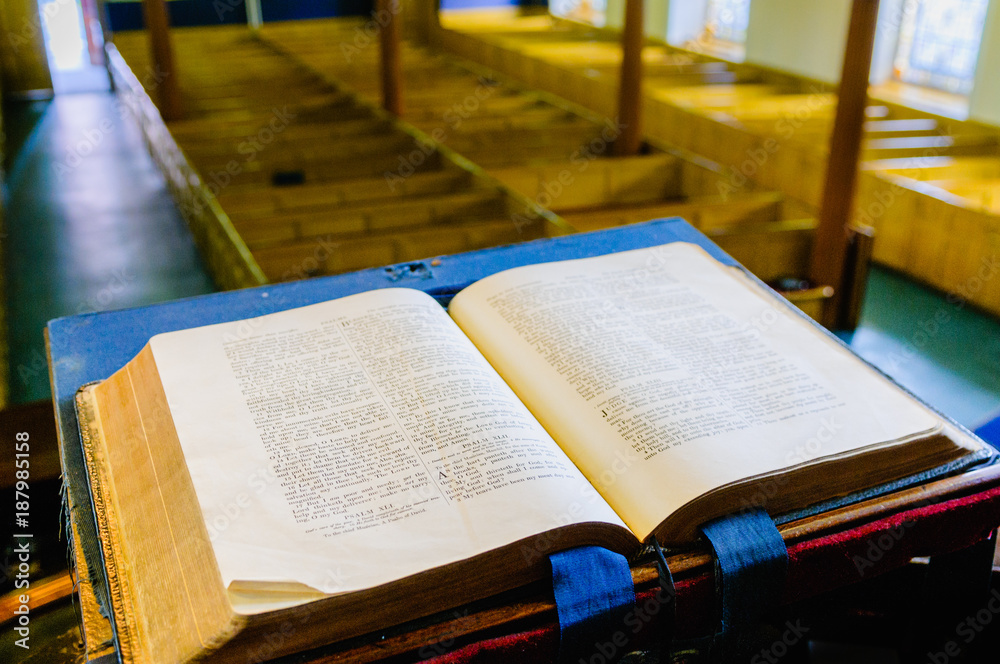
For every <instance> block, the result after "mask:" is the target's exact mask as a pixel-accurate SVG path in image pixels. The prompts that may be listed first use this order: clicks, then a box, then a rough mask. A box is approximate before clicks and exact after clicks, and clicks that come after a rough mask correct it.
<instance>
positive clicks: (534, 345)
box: [77, 242, 985, 664]
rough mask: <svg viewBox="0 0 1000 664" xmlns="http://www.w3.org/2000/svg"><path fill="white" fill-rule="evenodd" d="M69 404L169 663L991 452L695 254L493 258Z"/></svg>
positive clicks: (117, 380) (436, 598) (317, 641)
mask: <svg viewBox="0 0 1000 664" xmlns="http://www.w3.org/2000/svg"><path fill="white" fill-rule="evenodd" d="M77 409H78V412H79V419H80V423H81V438H82V441H83V446H84V456H85V459H86V463H87V471H88V476H89V481H90V484H91V491H92V497H93V503H94V511H95V514H96V517H97V521H98V524H99V530H100V538H101V550H102V554H103V557H104V563H105V567H106V573H107V577H108V584H109V587H110V588H111V595H112V602H111V603H112V608H113V613H114V616H113V622H114V624H115V629H116V637H117V640H118V645H119V652H120V653H121V657H122V659H123V660H124V661H126V662H150V663H156V664H159V663H164V664H166V663H174V662H188V661H195V660H197V661H202V660H205V661H212V662H229V661H232V662H236V661H246V659H247V653H252V652H258V651H259V650H260V649H261V647H262V646H267V647H268V648H269V650H268V652H270V653H271V655H272V656H278V655H281V654H287V653H291V652H296V651H299V650H303V649H307V648H311V647H315V646H319V645H322V644H326V643H331V642H334V641H338V640H341V639H345V638H348V637H352V636H357V635H361V634H365V633H368V632H371V631H373V630H376V629H379V628H384V627H387V626H390V625H395V624H399V623H402V622H404V621H406V620H410V619H412V618H415V617H419V616H420V615H428V614H430V613H433V612H437V611H442V610H446V609H448V608H452V607H455V606H458V605H460V604H464V603H467V602H470V601H473V600H476V599H479V598H483V597H487V596H491V595H493V594H497V593H500V592H502V591H504V590H507V589H511V588H514V587H516V586H520V585H523V584H525V583H527V582H529V581H532V580H537V579H539V578H542V577H543V576H544V575H545V574H547V571H548V563H547V560H546V556H547V555H548V554H549V553H552V552H555V551H559V550H564V549H567V548H572V547H575V546H583V545H599V546H604V547H607V548H608V549H611V550H613V551H617V552H620V553H622V554H624V555H626V556H634V555H635V554H636V553H637V552H638V551H639V549H640V547H641V545H642V544H643V543H644V542H649V541H650V540H651V539H653V538H655V539H656V540H657V541H659V542H661V543H663V544H665V545H668V546H684V545H686V544H688V543H691V542H693V541H695V540H696V539H697V538H698V526H699V525H700V524H702V523H705V522H706V521H709V520H711V519H713V518H717V517H720V516H723V515H725V514H728V513H733V512H738V511H740V510H741V509H746V508H748V507H751V506H763V507H764V508H766V509H767V510H768V512H769V513H771V514H772V515H779V514H785V513H789V512H794V511H796V510H802V509H806V508H809V507H810V506H815V505H819V504H822V503H824V502H826V501H831V500H834V499H837V498H839V497H843V496H848V495H850V494H854V493H857V492H863V491H866V490H872V489H874V488H876V487H879V486H883V485H886V484H890V483H894V482H898V481H902V480H905V479H906V478H909V477H912V476H914V475H917V474H920V473H923V472H927V471H931V470H933V469H936V468H940V467H942V466H946V465H948V464H954V463H958V462H959V461H960V460H962V459H967V458H969V457H971V456H975V455H982V454H984V453H985V452H984V448H983V447H982V446H981V443H979V442H978V441H977V440H976V439H975V438H974V437H973V436H971V435H969V434H967V433H965V432H964V431H962V430H960V429H959V428H958V427H956V426H954V425H952V424H951V423H950V422H948V421H947V420H946V419H944V418H942V417H941V416H939V415H937V414H935V413H934V412H933V411H931V410H930V409H928V408H927V407H925V406H924V405H923V404H921V403H920V402H919V401H917V400H916V399H914V398H913V397H911V396H910V395H909V394H907V393H906V392H905V391H903V390H902V389H900V388H899V387H897V386H896V385H894V384H893V383H892V382H891V381H890V380H888V379H887V378H885V377H884V376H882V375H881V374H880V373H879V372H877V371H876V370H875V369H873V368H871V367H870V366H868V365H867V364H865V363H864V362H863V361H861V360H860V359H858V358H857V357H856V356H854V355H853V354H852V353H851V352H850V351H849V350H847V349H846V348H845V347H844V346H843V345H842V344H840V343H839V342H838V341H836V340H835V339H834V338H832V337H830V336H829V335H827V334H826V333H825V332H823V331H822V330H820V329H818V328H817V327H816V326H815V325H814V324H813V323H812V322H811V321H809V320H807V319H806V318H805V317H804V316H801V315H799V314H797V313H796V312H795V311H794V310H793V309H792V308H791V307H789V306H788V305H787V303H785V302H784V301H783V300H781V298H780V297H779V296H777V295H776V294H774V293H773V292H771V291H770V290H769V289H767V288H766V287H765V286H763V285H761V284H760V283H759V282H757V281H756V280H755V279H753V278H752V277H750V276H748V275H747V274H746V273H745V272H743V271H741V270H739V269H737V268H731V267H727V266H723V265H721V264H720V263H718V262H717V261H715V260H714V259H713V258H711V257H710V256H709V255H708V254H707V253H705V252H704V251H703V250H702V249H701V248H699V247H697V246H695V245H690V244H686V243H682V242H675V243H671V244H668V245H663V246H659V247H652V248H647V249H638V250H632V251H625V252H620V253H615V254H607V255H604V256H597V257H592V258H583V259H575V260H569V261H560V262H556V263H543V264H537V265H529V266H524V267H518V268H514V269H511V270H508V271H505V272H500V273H497V274H494V275H492V276H489V277H486V278H485V279H482V280H480V281H478V282H476V283H474V284H472V285H470V286H468V287H467V288H465V289H464V290H462V291H461V292H459V293H458V294H457V295H455V297H454V298H453V299H452V300H451V302H450V305H449V306H448V309H447V311H446V310H445V309H444V308H442V306H441V305H440V304H439V303H438V302H437V301H436V300H435V299H434V298H433V297H431V296H429V295H427V294H425V293H423V292H420V291H417V290H412V289H403V288H387V289H382V290H375V291H369V292H365V293H360V294H357V295H351V296H348V297H344V298H340V299H337V300H331V301H329V302H324V303H320V304H314V305H310V306H306V307H302V308H299V309H291V310H287V311H283V312H278V313H272V314H267V315H262V316H260V317H257V318H252V319H246V320H242V321H237V322H232V323H223V324H216V325H210V326H206V327H199V328H192V329H187V330H179V331H176V332H169V333H165V334H160V335H157V336H155V337H153V338H152V339H151V340H150V342H149V343H148V344H147V345H146V347H145V348H144V349H143V350H142V351H141V352H140V353H139V354H138V355H137V356H136V357H135V358H134V359H133V360H132V361H130V362H129V363H128V364H127V365H126V366H124V367H123V368H122V369H121V370H119V371H118V372H116V373H115V374H114V375H112V376H111V377H110V378H108V379H107V380H105V381H103V382H100V383H97V384H93V385H89V386H86V387H85V388H83V389H82V390H81V391H80V393H79V394H78V396H77ZM389 596H394V597H407V598H408V601H406V602H385V601H384V598H385V597H389ZM276 635H277V637H280V638H277V637H276ZM275 644H278V645H275Z"/></svg>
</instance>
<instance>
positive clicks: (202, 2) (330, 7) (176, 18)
mask: <svg viewBox="0 0 1000 664" xmlns="http://www.w3.org/2000/svg"><path fill="white" fill-rule="evenodd" d="M372 6H373V2H372V0H261V8H262V10H263V12H264V21H265V22H268V21H290V20H294V19H303V18H324V17H330V16H361V15H367V14H370V13H371V11H372ZM105 7H106V8H107V13H108V25H109V26H110V27H111V30H112V32H113V31H115V30H140V29H142V27H143V26H142V4H141V3H140V2H139V1H138V0H136V1H135V2H108V3H107V4H105ZM167 9H168V10H169V11H170V23H171V25H175V26H179V27H182V26H190V25H219V24H222V23H246V22H247V13H246V6H245V5H244V4H243V0H173V2H168V3H167Z"/></svg>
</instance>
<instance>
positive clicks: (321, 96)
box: [0, 0, 1000, 662]
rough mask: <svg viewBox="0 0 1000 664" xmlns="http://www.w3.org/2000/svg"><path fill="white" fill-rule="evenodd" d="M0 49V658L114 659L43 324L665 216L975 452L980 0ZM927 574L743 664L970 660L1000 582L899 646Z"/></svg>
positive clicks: (38, 33) (352, 11)
mask: <svg viewBox="0 0 1000 664" xmlns="http://www.w3.org/2000/svg"><path fill="white" fill-rule="evenodd" d="M0 67H2V76H0V94H2V99H3V107H2V114H0V129H2V135H3V142H2V144H0V152H2V159H3V162H2V163H3V170H2V178H3V181H2V186H3V198H2V208H0V223H2V228H0V246H2V253H0V261H2V265H0V267H2V270H0V288H2V289H3V294H4V299H3V300H0V422H2V424H3V426H2V428H0V431H2V433H0V437H2V440H0V446H2V449H3V455H2V457H3V459H2V460H3V463H2V467H3V474H2V480H0V488H2V492H0V494H2V496H3V500H4V502H5V506H4V514H5V515H6V516H5V521H6V522H8V523H11V524H13V520H14V516H13V514H14V510H13V509H11V508H10V507H9V505H11V504H15V503H16V502H17V501H18V500H19V499H18V498H16V490H15V484H16V482H15V477H16V476H15V458H16V454H15V441H18V440H21V438H18V437H17V436H18V435H19V434H20V433H21V432H30V438H31V441H32V447H31V454H32V456H31V475H30V478H31V485H30V486H31V501H32V505H31V508H32V509H31V515H32V528H33V529H34V538H33V541H32V551H33V554H32V556H31V570H30V571H31V579H32V589H33V592H34V593H35V594H34V595H33V601H34V602H35V603H34V604H33V605H32V606H33V608H32V611H33V613H32V623H31V624H32V630H33V631H32V640H31V643H32V648H31V649H30V650H27V649H24V648H19V647H17V645H16V641H17V639H18V634H17V632H16V631H15V630H14V627H15V626H16V624H17V615H16V614H15V609H16V608H17V606H19V603H18V601H17V598H18V595H19V594H20V591H18V590H17V589H16V587H15V579H16V578H17V576H16V571H17V569H18V568H17V560H18V559H17V551H19V550H20V549H17V548H16V546H17V545H18V544H19V541H18V540H16V539H15V538H14V537H10V538H8V537H7V536H5V537H4V547H5V549H4V569H3V571H2V572H0V581H2V584H0V595H2V597H0V621H3V624H2V629H3V634H2V637H0V653H2V654H0V660H3V661H8V662H21V661H24V662H76V661H88V662H89V661H94V662H97V661H100V662H110V661H118V660H117V659H115V658H114V652H113V650H112V651H111V652H112V654H111V655H107V654H106V653H105V655H104V656H102V657H95V656H94V652H96V651H92V650H90V646H89V645H88V646H86V647H84V646H81V639H83V637H82V636H81V632H80V609H79V604H78V602H77V600H76V593H77V578H76V577H75V576H74V574H73V572H72V569H71V567H72V563H69V564H68V563H67V546H71V542H70V541H68V539H67V534H66V533H65V532H64V530H65V525H64V523H65V522H64V517H66V515H65V514H63V513H62V510H63V509H64V503H63V496H62V494H61V486H62V482H61V474H62V473H63V472H65V471H64V469H61V467H60V462H61V461H60V451H59V435H60V434H58V433H57V429H56V425H55V422H54V418H53V399H52V387H51V386H50V372H51V371H52V370H53V365H54V364H58V363H60V362H67V363H72V362H74V361H75V360H74V358H73V357H67V358H53V357H52V356H51V355H50V354H49V351H48V348H47V339H48V338H47V336H46V332H45V329H46V324H47V322H48V321H50V320H52V319H57V318H61V317H66V316H79V315H85V314H92V313H95V312H103V311H110V310H118V309H126V308H132V307H144V306H148V305H152V304H155V303H161V302H167V301H173V300H179V299H182V298H191V297H196V296H202V295H206V294H209V293H218V292H223V291H235V290H238V289H246V288H258V287H263V286H267V285H272V284H281V283H285V282H294V281H299V280H306V279H316V278H322V277H328V276H331V275H340V274H345V273H350V272H354V271H358V270H364V269H369V268H382V267H383V266H397V265H401V266H411V267H410V268H409V269H418V268H417V267H416V266H425V265H428V264H429V265H434V264H435V263H434V261H435V260H438V259H440V258H441V257H446V256H450V255H453V254H460V253H464V252H475V251H480V250H486V249H489V248H492V247H498V246H502V245H508V244H511V243H520V242H527V241H533V240H541V239H545V238H557V237H563V236H571V235H574V234H578V233H587V232H592V231H600V230H602V229H609V228H620V227H625V226H629V225H633V224H640V223H643V222H646V221H649V220H654V219H663V218H671V217H680V218H683V219H684V220H685V221H686V222H687V223H689V224H690V225H691V226H693V227H694V228H695V229H697V230H698V231H700V232H701V233H703V234H704V235H705V236H707V238H708V239H709V240H711V242H714V243H715V244H717V245H718V246H719V247H721V248H722V250H724V251H725V252H726V253H728V254H729V255H730V256H732V257H733V258H735V259H736V260H737V261H739V262H740V263H741V264H742V265H743V266H745V267H746V268H747V269H748V270H749V271H750V272H751V273H752V274H753V275H754V276H755V277H757V278H758V279H760V280H761V281H763V282H765V283H766V284H767V285H768V286H770V287H771V288H773V289H775V290H776V291H777V292H779V293H780V294H781V295H783V296H784V297H786V298H787V299H788V300H789V301H790V302H791V303H792V304H794V305H795V306H797V307H798V308H799V309H800V310H801V311H802V312H803V313H804V314H805V315H808V316H809V317H810V318H812V319H813V320H815V321H817V322H818V323H819V324H821V325H823V326H824V327H826V328H827V329H828V330H830V331H831V332H832V333H833V334H835V335H836V336H837V337H839V338H840V340H842V341H843V342H844V343H845V344H847V346H848V347H849V348H850V349H851V350H853V351H854V352H855V353H857V354H858V355H860V356H861V357H862V358H864V359H865V360H867V361H868V362H869V363H871V364H872V365H874V366H875V367H877V368H878V369H879V370H880V371H882V372H884V373H885V374H886V375H888V376H889V377H891V378H892V379H893V380H895V381H896V382H897V383H899V384H900V385H901V386H902V387H904V388H905V389H906V390H908V391H909V392H911V393H912V394H914V395H916V396H917V397H919V398H920V399H922V400H923V401H925V402H926V403H927V404H929V405H930V406H931V407H932V408H934V409H936V410H937V411H939V412H940V413H943V414H944V415H945V416H947V417H949V418H951V419H952V420H953V421H954V422H956V423H957V424H958V425H960V426H961V427H964V428H966V429H968V430H970V431H975V432H976V433H977V434H978V435H980V436H981V437H982V438H983V439H985V440H986V441H987V442H989V443H991V444H993V445H997V446H1000V77H998V76H997V73H996V72H997V70H996V69H995V67H1000V2H996V1H993V2H991V1H990V0H881V1H879V0H831V1H829V2H823V3H813V2H795V1H794V0H688V1H684V2H681V0H663V1H661V2H652V1H645V2H644V1H643V0H550V1H549V2H547V3H546V2H544V1H543V2H530V1H522V2H518V1H517V0H378V1H376V2H372V1H370V0H344V1H333V0H329V1H326V0H294V1H287V2H278V1H277V0H245V1H244V0H170V1H166V0H3V3H2V5H0ZM424 261H426V262H424ZM386 269H389V270H391V269H394V268H386ZM419 269H423V267H420V268H419ZM107 343H108V344H114V343H115V339H113V338H109V339H107ZM18 468H20V466H18ZM991 490H992V489H991ZM997 525H1000V524H994V525H993V526H992V528H993V529H994V531H993V533H994V534H993V535H992V537H993V539H991V540H989V546H990V548H991V549H992V550H991V551H989V552H987V557H988V558H990V562H991V565H990V564H987V567H990V568H991V570H992V575H989V574H987V575H986V576H988V577H989V579H987V581H988V583H986V582H984V583H983V586H984V587H986V588H988V589H992V591H993V592H994V593H995V596H996V597H997V598H1000V552H997V553H994V550H995V549H996V547H995V541H996V540H995V528H996V527H997ZM5 528H8V532H11V533H13V532H14V531H12V530H9V528H13V526H9V527H8V526H7V525H6V524H5ZM979 548H980V549H981V548H982V547H979ZM963 553H964V552H958V553H955V554H954V555H955V556H959V555H962V554H963ZM880 555H881V554H880ZM977 555H980V554H977ZM980 557H982V556H981V555H980ZM22 560H23V558H22ZM963 560H964V559H963ZM926 563H927V561H926V560H925V559H924V558H922V557H919V556H916V557H914V558H913V560H911V561H901V562H900V567H899V569H897V570H894V571H892V572H891V573H887V574H885V575H883V576H881V577H879V578H876V579H871V580H869V581H868V582H867V583H866V584H861V585H859V586H857V587H854V586H851V587H847V588H841V589H837V590H836V591H829V592H827V593H826V594H825V595H822V596H820V598H819V599H816V598H812V600H811V601H805V600H803V601H802V602H799V603H798V604H796V605H794V607H791V608H789V607H783V609H782V611H786V612H782V613H780V616H781V619H780V620H778V619H777V618H775V619H774V620H775V621H777V624H778V625H779V626H781V625H782V624H783V621H784V620H785V619H786V618H787V619H788V620H791V617H790V616H792V615H796V616H806V618H805V620H806V621H807V624H809V625H810V629H812V628H813V627H814V628H815V632H814V634H815V636H809V637H808V638H806V639H804V640H802V642H801V643H797V644H794V645H795V646H796V647H791V644H790V645H789V648H784V649H783V650H787V651H789V652H788V654H787V657H785V656H781V657H773V656H772V654H769V653H771V651H767V650H766V649H765V650H764V651H761V650H760V649H758V650H757V651H755V652H761V653H763V654H764V657H763V658H761V657H758V658H757V659H756V660H750V659H747V660H746V661H758V662H759V661H788V662H908V661H914V662H916V661H920V662H946V661H969V662H973V661H996V656H997V652H1000V650H998V649H1000V635H998V632H1000V630H998V629H997V628H996V625H998V624H1000V618H997V619H996V621H995V622H993V618H994V617H996V615H997V613H1000V600H998V604H997V610H996V611H993V609H992V608H989V609H987V613H989V612H991V611H992V613H991V614H990V616H989V618H990V621H982V620H980V622H979V623H977V626H979V625H980V624H982V630H981V631H982V637H981V638H976V639H975V640H974V641H972V642H971V645H970V646H969V647H968V648H965V647H964V643H965V642H964V641H962V640H961V639H958V641H959V643H962V644H963V648H962V649H961V650H963V652H961V653H959V652H958V651H957V650H956V652H954V653H952V652H951V651H948V650H947V649H946V648H945V646H944V645H942V646H940V647H937V648H936V649H935V647H934V646H928V647H924V646H920V650H919V652H913V651H912V649H909V650H908V648H909V646H908V645H907V644H908V643H909V641H908V640H911V639H912V638H913V631H914V629H915V628H914V625H924V626H926V624H930V623H933V622H934V620H931V618H929V617H927V616H926V615H925V616H923V617H922V618H921V620H916V619H915V618H914V617H913V615H912V612H913V611H914V608H913V607H914V606H918V605H919V606H923V605H924V601H925V599H926V597H925V596H924V595H923V594H922V593H923V592H924V586H923V585H922V584H923V581H924V577H925V576H927V572H926V568H927V567H928V565H927V564H926ZM962 564H964V563H960V565H959V566H961V565H962ZM970 566H971V563H970ZM958 576H961V574H958ZM980 576H983V575H982V574H981V575H980ZM948 578H950V577H948ZM979 580H980V581H984V580H983V579H979ZM965 581H966V579H963V580H961V583H965ZM955 583H956V587H957V586H958V585H960V582H959V581H956V582H955ZM17 587H20V586H17ZM936 590H937V591H942V592H943V594H944V595H947V592H946V591H943V590H942V588H940V587H938V588H936ZM928 592H929V591H928ZM957 592H958V591H954V592H953V593H952V594H956V593H957ZM951 599H955V598H954V597H952V598H951ZM941 601H942V602H944V601H945V600H941ZM987 606H990V607H992V605H987ZM975 608H980V609H981V608H982V606H978V607H974V609H975ZM793 609H794V611H795V612H797V613H793ZM965 611H966V613H968V610H967V609H966V610H965ZM931 613H933V612H931ZM980 613H982V612H980ZM958 615H966V614H965V613H962V612H961V611H959V613H958ZM971 615H976V613H975V610H973V611H972V613H971ZM950 619H951V618H949V617H943V618H942V617H938V618H936V620H937V621H938V623H942V622H944V624H943V626H942V624H936V628H938V629H940V632H941V633H943V634H945V635H946V636H947V635H948V634H951V635H952V637H954V636H955V633H956V632H955V628H954V624H955V622H946V621H948V620H950ZM772 622H774V621H772ZM987 622H993V625H992V626H989V627H988V626H987ZM463 629H464V627H463ZM771 629H772V631H771V632H769V633H768V634H769V636H768V637H765V642H766V643H771V642H774V643H780V641H775V639H776V638H778V637H776V636H775V634H777V635H780V634H781V632H780V630H779V631H777V632H775V631H774V628H773V625H772V627H771ZM964 633H965V632H964V631H959V632H958V634H959V636H961V635H962V634H964ZM978 634H979V632H978V631H977V635H978ZM492 636H496V634H492ZM414 638H416V637H414ZM471 638H472V637H469V638H466V640H465V641H462V643H464V644H468V643H469V642H470V639H471ZM476 638H485V637H483V635H482V634H479V635H478V636H477V637H476ZM768 639H769V640H768ZM438 641H439V642H440V643H444V641H441V640H440V639H438ZM411 646H412V644H411ZM449 648H450V646H449ZM939 651H940V652H939ZM416 653H417V651H416V648H415V647H411V650H409V651H406V650H398V651H396V653H395V654H393V655H392V657H394V658H392V657H390V659H389V660H387V661H415V660H416V659H428V658H429V655H426V654H425V655H422V656H419V657H418V656H417V654H416ZM433 654H434V655H435V656H438V655H443V654H445V653H443V652H442V653H438V652H435V653H433ZM621 654H623V653H619V654H618V655H616V657H617V656H620V655H621ZM628 657H633V655H629V656H628ZM769 657H770V658H769ZM282 661H307V660H302V659H295V660H292V659H288V660H282ZM308 661H330V662H333V661H354V660H351V659H350V658H349V657H348V656H346V655H345V656H344V658H338V655H336V654H334V655H330V659H315V660H313V659H309V660H308ZM441 661H442V662H443V661H503V660H493V659H488V658H487V659H483V660H476V659H475V658H473V657H470V658H469V659H468V660H466V659H462V658H456V659H453V660H449V659H447V658H443V659H441ZM508 661H516V660H514V659H511V660H508ZM525 661H527V660H525ZM539 661H541V660H539ZM587 661H611V660H605V659H600V660H596V659H594V660H587ZM622 661H663V662H666V661H676V662H682V661H683V662H687V661H691V662H694V661H708V660H702V659H697V658H692V659H684V656H683V655H679V656H677V658H676V659H641V658H640V659H626V660H622ZM733 661H737V660H733ZM739 661H743V660H739Z"/></svg>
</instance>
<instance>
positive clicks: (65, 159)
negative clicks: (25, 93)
mask: <svg viewBox="0 0 1000 664" xmlns="http://www.w3.org/2000/svg"><path fill="white" fill-rule="evenodd" d="M123 110H124V109H123V108H122V107H121V106H120V105H119V104H118V103H117V102H116V98H115V96H114V95H113V94H112V93H110V92H107V93H84V94H69V95H57V96H56V97H55V98H54V99H53V100H52V101H48V102H34V103H32V104H22V103H18V104H12V105H9V106H8V108H7V109H5V114H4V118H5V122H6V123H7V131H8V135H9V139H8V143H9V149H11V150H12V151H13V153H14V154H12V159H11V162H10V165H9V168H8V173H7V181H6V189H7V191H6V196H5V225H6V232H7V235H8V237H7V238H5V241H4V245H5V254H6V255H5V257H4V269H5V270H6V281H7V306H8V325H9V330H8V339H9V344H10V365H11V376H10V388H11V401H12V403H25V402H30V401H35V400H39V399H47V398H49V397H50V394H49V386H48V371H47V368H46V366H47V365H46V360H45V345H44V339H43V336H42V330H43V328H44V326H45V323H46V322H47V321H48V320H49V319H51V318H56V317H59V316H66V315H70V314H76V313H83V312H90V311H102V310H107V309H117V308H122V307H134V306H140V305H144V304H150V303H153V302H159V301H164V300H171V299H175V298H180V297H186V296H190V295H198V294H200V293H208V292H211V291H212V290H213V285H212V282H211V279H210V278H209V277H208V275H207V273H206V272H205V270H204V268H203V266H202V264H201V261H200V258H199V256H198V253H197V250H196V248H195V246H194V243H193V241H192V239H191V235H190V233H189V232H188V230H187V227H186V226H185V224H184V220H183V219H182V218H181V216H180V214H179V212H178V211H177V208H176V206H175V205H174V203H173V200H172V199H171V197H170V193H169V191H168V190H167V187H166V182H165V181H164V179H163V176H162V175H161V174H160V172H159V170H158V169H157V167H156V165H155V164H154V162H153V161H152V159H151V158H150V156H149V154H148V153H147V151H146V149H145V147H144V145H143V143H142V138H141V134H140V133H139V131H138V128H137V127H136V125H135V122H134V121H133V120H132V118H131V117H129V116H127V115H124V114H123Z"/></svg>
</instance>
